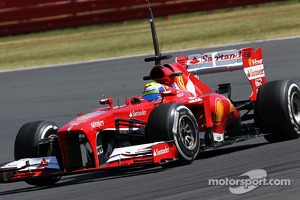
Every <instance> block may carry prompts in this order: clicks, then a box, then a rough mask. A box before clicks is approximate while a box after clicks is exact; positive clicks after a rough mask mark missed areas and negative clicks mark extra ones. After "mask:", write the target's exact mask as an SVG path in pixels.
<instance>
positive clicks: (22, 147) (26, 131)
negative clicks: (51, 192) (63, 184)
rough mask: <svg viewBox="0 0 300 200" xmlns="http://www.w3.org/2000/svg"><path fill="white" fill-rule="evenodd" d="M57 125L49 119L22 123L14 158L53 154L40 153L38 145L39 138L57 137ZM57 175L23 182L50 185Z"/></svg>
mask: <svg viewBox="0 0 300 200" xmlns="http://www.w3.org/2000/svg"><path fill="white" fill-rule="evenodd" d="M57 130H58V126H57V125H56V124H55V123H54V122H50V121H35V122H29V123H26V124H24V125H23V126H22V127H21V128H20V130H19V132H18V134H17V137H16V140H15V147H14V155H15V160H19V159H22V158H36V157H42V156H55V155H53V153H54V152H49V151H48V152H47V153H43V154H42V153H40V152H39V151H38V145H39V140H40V139H45V138H49V137H57ZM60 178H61V177H60V176H57V177H45V178H35V179H30V180H26V181H25V182H26V183H28V184H30V185H36V186H46V185H52V184H54V183H56V182H57V181H59V180H60Z"/></svg>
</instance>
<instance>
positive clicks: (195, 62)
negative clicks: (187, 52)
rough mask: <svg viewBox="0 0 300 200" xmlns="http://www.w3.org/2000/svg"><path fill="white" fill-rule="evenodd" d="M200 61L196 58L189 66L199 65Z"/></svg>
mask: <svg viewBox="0 0 300 200" xmlns="http://www.w3.org/2000/svg"><path fill="white" fill-rule="evenodd" d="M199 62H200V61H199V60H198V59H197V58H196V57H194V58H193V59H192V60H191V61H190V62H189V64H190V65H195V64H197V63H199Z"/></svg>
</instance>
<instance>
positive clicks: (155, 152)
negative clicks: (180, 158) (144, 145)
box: [153, 146, 170, 156]
mask: <svg viewBox="0 0 300 200" xmlns="http://www.w3.org/2000/svg"><path fill="white" fill-rule="evenodd" d="M169 151H170V148H168V147H166V146H165V148H164V149H155V150H154V152H153V156H160V155H163V154H166V153H169Z"/></svg>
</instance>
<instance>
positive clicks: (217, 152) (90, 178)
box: [0, 142, 269, 196]
mask: <svg viewBox="0 0 300 200" xmlns="http://www.w3.org/2000/svg"><path fill="white" fill-rule="evenodd" d="M266 144H269V143H268V142H261V143H257V144H244V145H239V146H226V147H222V148H219V149H214V150H210V151H205V152H201V153H200V154H199V155H198V157H197V159H196V160H200V159H209V158H212V157H216V156H221V155H226V154H229V153H234V152H238V151H243V150H247V149H252V148H256V147H259V146H263V145H266ZM164 170H168V168H162V167H160V166H157V167H155V166H154V167H153V166H146V167H140V168H127V169H119V170H103V171H95V172H90V173H84V174H75V175H70V176H64V177H63V178H62V179H61V180H60V181H59V182H58V183H56V184H54V185H51V186H45V187H36V186H28V187H24V188H20V189H12V190H8V191H4V192H0V196H4V195H9V194H16V193H26V192H34V191H39V190H44V189H49V188H55V187H64V186H69V185H76V184H84V183H90V182H98V181H105V180H113V179H119V178H126V177H130V176H139V175H144V174H150V173H158V172H162V171H164ZM10 184H13V183H10Z"/></svg>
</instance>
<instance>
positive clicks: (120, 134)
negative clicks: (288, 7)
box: [0, 7, 300, 186]
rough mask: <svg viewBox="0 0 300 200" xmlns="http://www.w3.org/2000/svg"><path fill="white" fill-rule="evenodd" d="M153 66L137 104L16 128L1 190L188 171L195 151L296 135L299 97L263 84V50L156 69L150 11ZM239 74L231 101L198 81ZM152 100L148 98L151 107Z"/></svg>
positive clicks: (108, 104)
mask: <svg viewBox="0 0 300 200" xmlns="http://www.w3.org/2000/svg"><path fill="white" fill-rule="evenodd" d="M149 13H150V24H151V30H152V35H153V43H154V49H155V57H153V58H146V59H145V61H155V66H154V67H153V68H152V70H151V71H150V74H149V76H145V77H144V80H151V81H152V82H151V83H149V84H147V85H146V87H145V91H144V93H143V96H142V97H138V96H134V97H132V98H129V99H127V100H126V101H125V102H124V104H123V105H121V106H114V105H113V100H112V98H106V99H102V100H100V104H101V105H102V106H101V107H100V108H97V109H95V110H94V111H92V112H91V113H88V114H79V115H78V117H77V118H75V119H73V120H71V121H70V122H69V123H67V124H65V125H64V126H62V127H61V128H58V126H57V125H56V124H55V123H53V122H49V121H35V122H29V123H26V124H25V125H23V126H22V127H21V128H20V130H19V132H18V134H17V137H16V140H15V149H14V155H15V160H16V161H14V162H8V163H5V164H3V165H1V166H0V182H2V183H6V182H14V181H26V182H27V183H28V184H31V185H37V186H42V185H50V184H54V183H56V182H57V181H59V179H60V177H61V176H63V175H69V174H75V173H84V172H89V171H95V170H102V169H111V168H114V169H115V168H120V167H131V166H144V165H162V166H172V165H175V164H176V165H177V164H189V163H191V162H192V161H193V160H194V159H195V158H196V157H197V155H198V154H199V153H201V151H205V150H208V149H214V148H218V147H220V146H224V145H227V144H233V143H235V142H238V141H244V140H246V139H249V138H251V137H257V136H264V137H265V138H266V139H267V140H268V141H270V142H278V141H283V140H289V139H296V138H298V137H299V134H300V90H299V87H298V86H297V85H296V84H295V83H294V82H293V81H291V80H287V81H273V82H266V80H265V72H264V61H263V57H262V50H261V48H258V49H257V50H256V51H255V50H254V49H253V48H243V49H240V50H227V51H219V52H211V53H204V54H202V55H200V54H196V55H189V56H180V57H177V58H176V59H175V62H174V63H171V64H161V61H162V60H163V59H167V58H170V56H161V55H160V52H159V50H158V42H157V39H156V38H157V37H156V31H155V26H154V20H153V16H152V12H151V8H150V7H149ZM232 70H244V73H245V75H246V77H247V79H248V80H249V82H250V84H251V87H252V93H251V95H250V97H249V99H247V100H241V101H233V100H232V99H231V89H230V88H231V87H230V84H220V85H219V88H218V90H217V91H213V90H212V89H210V88H209V87H208V86H207V85H205V84H204V83H203V82H201V81H200V80H199V77H198V75H199V74H201V75H203V74H207V73H216V72H222V71H232ZM153 97H155V98H154V99H153Z"/></svg>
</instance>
